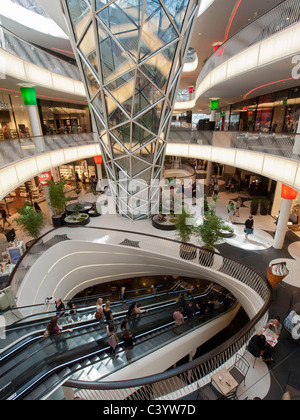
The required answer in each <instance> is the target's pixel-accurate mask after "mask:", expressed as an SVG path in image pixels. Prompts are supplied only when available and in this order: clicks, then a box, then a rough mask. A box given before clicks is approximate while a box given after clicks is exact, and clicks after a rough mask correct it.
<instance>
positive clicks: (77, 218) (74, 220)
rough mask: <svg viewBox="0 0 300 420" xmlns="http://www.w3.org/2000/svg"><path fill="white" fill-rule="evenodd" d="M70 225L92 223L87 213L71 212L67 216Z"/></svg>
mask: <svg viewBox="0 0 300 420" xmlns="http://www.w3.org/2000/svg"><path fill="white" fill-rule="evenodd" d="M65 222H66V225H67V226H68V227H74V226H86V225H88V224H89V223H90V216H89V215H88V214H85V213H79V214H71V215H69V216H67V217H66V218H65Z"/></svg>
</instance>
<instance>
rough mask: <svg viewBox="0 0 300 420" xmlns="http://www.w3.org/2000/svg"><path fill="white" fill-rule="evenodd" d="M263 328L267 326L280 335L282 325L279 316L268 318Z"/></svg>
mask: <svg viewBox="0 0 300 420" xmlns="http://www.w3.org/2000/svg"><path fill="white" fill-rule="evenodd" d="M265 328H269V330H271V331H273V332H274V333H275V334H276V335H278V336H279V335H280V334H281V331H282V325H281V323H280V317H279V316H276V317H275V318H273V319H270V320H269V322H268V323H267V325H266V326H265Z"/></svg>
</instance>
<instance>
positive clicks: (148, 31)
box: [140, 0, 178, 60]
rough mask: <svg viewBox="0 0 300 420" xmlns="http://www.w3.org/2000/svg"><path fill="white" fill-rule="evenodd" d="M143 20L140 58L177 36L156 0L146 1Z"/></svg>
mask: <svg viewBox="0 0 300 420" xmlns="http://www.w3.org/2000/svg"><path fill="white" fill-rule="evenodd" d="M144 21H145V23H144V25H143V31H142V39H141V48H140V60H143V59H145V58H146V57H147V56H149V55H150V54H153V53H154V52H156V51H157V50H159V49H161V48H163V47H164V46H165V45H166V44H168V43H170V42H172V41H174V40H175V39H176V38H177V37H178V35H177V32H176V31H175V29H174V27H173V25H172V23H171V22H170V20H169V18H168V16H167V15H166V13H165V11H164V10H163V8H162V7H161V4H160V2H159V1H157V0H156V1H155V0H148V1H147V3H146V9H145V17H144Z"/></svg>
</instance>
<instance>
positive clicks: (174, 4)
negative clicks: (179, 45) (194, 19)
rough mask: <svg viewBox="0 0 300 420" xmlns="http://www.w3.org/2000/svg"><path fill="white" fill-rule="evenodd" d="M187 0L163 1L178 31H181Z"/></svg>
mask: <svg viewBox="0 0 300 420" xmlns="http://www.w3.org/2000/svg"><path fill="white" fill-rule="evenodd" d="M188 3H189V0H164V4H165V6H166V9H167V10H168V12H169V13H170V15H171V16H172V17H173V18H174V21H175V24H176V26H177V28H178V30H179V31H181V28H182V23H183V20H184V17H185V14H186V11H187V6H188Z"/></svg>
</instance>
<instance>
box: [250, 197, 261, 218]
mask: <svg viewBox="0 0 300 420" xmlns="http://www.w3.org/2000/svg"><path fill="white" fill-rule="evenodd" d="M258 206H259V201H258V200H252V201H251V206H250V212H251V214H252V215H253V216H255V215H256V214H257V211H258Z"/></svg>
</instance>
